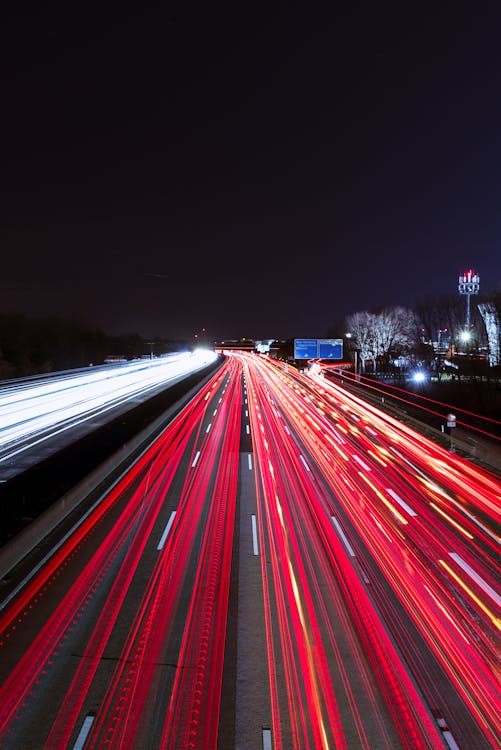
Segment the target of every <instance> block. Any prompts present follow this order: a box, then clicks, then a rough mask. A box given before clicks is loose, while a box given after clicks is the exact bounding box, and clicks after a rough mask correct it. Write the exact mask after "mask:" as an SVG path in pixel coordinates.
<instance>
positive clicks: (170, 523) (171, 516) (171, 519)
mask: <svg viewBox="0 0 501 750" xmlns="http://www.w3.org/2000/svg"><path fill="white" fill-rule="evenodd" d="M175 517H176V511H175V510H173V511H172V513H171V514H170V518H169V520H168V521H167V526H166V527H165V529H164V533H163V534H162V537H161V539H160V541H159V542H158V547H157V549H158V550H161V549H162V547H163V546H164V544H165V540H166V539H167V534H168V533H169V531H170V527H171V526H172V523H173V521H174V518H175Z"/></svg>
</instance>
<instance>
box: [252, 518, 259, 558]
mask: <svg viewBox="0 0 501 750" xmlns="http://www.w3.org/2000/svg"><path fill="white" fill-rule="evenodd" d="M251 522H252V552H253V553H254V555H259V547H258V543H257V523H256V516H251Z"/></svg>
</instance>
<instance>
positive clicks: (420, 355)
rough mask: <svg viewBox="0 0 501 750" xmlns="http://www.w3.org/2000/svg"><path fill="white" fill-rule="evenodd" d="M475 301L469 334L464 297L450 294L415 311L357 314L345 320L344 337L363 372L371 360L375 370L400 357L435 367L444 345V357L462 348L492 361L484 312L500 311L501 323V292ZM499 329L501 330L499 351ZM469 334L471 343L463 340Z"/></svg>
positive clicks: (429, 301)
mask: <svg viewBox="0 0 501 750" xmlns="http://www.w3.org/2000/svg"><path fill="white" fill-rule="evenodd" d="M471 302H472V304H471V318H470V327H469V330H468V331H466V323H465V317H466V314H465V309H466V307H465V306H466V301H465V298H464V297H460V296H459V295H448V296H442V297H439V298H433V299H428V300H425V301H424V302H423V303H421V304H420V305H419V306H418V307H417V309H416V310H411V309H407V308H405V307H389V308H384V309H382V310H379V311H375V312H369V311H367V310H364V311H361V312H356V313H353V314H352V315H350V316H348V317H347V318H346V321H345V324H344V327H345V334H344V335H345V336H347V337H348V342H349V344H348V346H349V348H351V349H352V350H353V351H356V352H357V356H358V359H359V364H360V368H361V369H362V370H365V369H366V366H367V363H368V362H370V363H371V366H372V368H373V369H374V370H375V369H376V363H378V362H379V363H380V364H384V363H389V362H391V361H393V362H395V361H396V360H397V359H399V358H407V360H408V361H412V360H414V361H428V363H430V362H431V361H432V360H433V359H434V358H436V356H435V355H436V354H437V353H440V352H438V351H437V350H438V349H439V348H440V344H441V346H442V351H441V353H442V354H448V355H449V356H450V357H451V358H452V357H453V355H454V352H455V351H456V352H457V351H458V349H461V347H462V351H463V352H465V351H467V352H468V353H469V354H481V353H483V354H484V356H485V357H488V356H489V352H490V351H491V350H492V348H493V341H492V330H491V337H489V335H488V326H487V325H486V320H485V314H483V313H484V310H485V309H486V308H488V309H490V310H494V311H497V318H498V321H499V319H501V291H499V292H493V293H490V294H488V295H482V296H481V297H480V296H478V297H473V298H472V301H471ZM499 331H500V329H499V326H498V327H497V334H496V335H497V339H498V340H497V346H498V349H499ZM465 333H466V334H467V336H468V339H467V342H465V341H464V334H465ZM461 342H462V343H461ZM444 345H445V346H444ZM496 364H499V362H497V363H496Z"/></svg>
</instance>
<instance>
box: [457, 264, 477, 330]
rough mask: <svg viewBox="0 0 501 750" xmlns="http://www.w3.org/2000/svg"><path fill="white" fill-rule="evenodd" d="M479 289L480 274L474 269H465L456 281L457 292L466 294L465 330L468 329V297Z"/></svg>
mask: <svg viewBox="0 0 501 750" xmlns="http://www.w3.org/2000/svg"><path fill="white" fill-rule="evenodd" d="M479 290H480V276H479V275H478V274H477V273H475V272H474V271H465V273H463V274H462V275H461V276H460V277H459V282H458V292H459V294H465V295H466V330H467V331H469V330H470V297H471V295H472V294H478V292H479Z"/></svg>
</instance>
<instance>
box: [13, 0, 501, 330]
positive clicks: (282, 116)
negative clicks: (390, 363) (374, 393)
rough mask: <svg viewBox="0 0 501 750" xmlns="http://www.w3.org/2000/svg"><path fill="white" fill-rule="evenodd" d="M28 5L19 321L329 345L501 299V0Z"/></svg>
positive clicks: (17, 52)
mask: <svg viewBox="0 0 501 750" xmlns="http://www.w3.org/2000/svg"><path fill="white" fill-rule="evenodd" d="M11 5H12V9H11V10H10V11H8V12H7V14H5V11H4V16H3V18H2V20H1V22H0V61H1V68H0V77H1V81H0V92H1V102H2V106H1V108H0V136H1V140H0V144H1V146H0V147H1V152H2V158H1V164H0V242H1V248H2V270H1V277H0V278H1V281H0V295H1V296H0V300H1V302H0V312H13V311H14V312H23V313H25V314H27V315H30V316H39V315H46V314H59V315H64V316H67V315H68V316H70V315H71V316H77V317H79V318H82V319H84V320H85V321H88V322H90V323H92V324H95V325H98V326H99V327H102V328H103V329H104V330H105V331H107V332H109V333H122V332H135V333H140V334H142V335H144V336H146V337H148V336H157V335H158V336H164V337H177V336H183V337H184V336H191V335H193V333H194V332H195V331H200V330H201V328H202V327H205V328H206V329H207V332H208V335H209V336H210V337H211V338H221V337H236V336H248V337H293V336H324V335H326V332H327V330H328V329H329V328H330V327H331V326H334V325H335V324H336V323H338V322H339V321H342V320H343V319H344V317H345V316H346V315H348V314H350V313H353V312H356V311H359V310H364V309H372V308H376V307H378V306H386V305H388V306H389V305H397V304H402V305H404V306H408V307H412V306H413V305H415V304H416V303H418V302H420V301H422V300H423V299H425V298H427V297H429V296H435V295H440V294H444V293H454V292H455V290H456V286H457V276H458V274H459V273H460V272H461V271H463V270H466V269H467V268H470V267H472V268H473V269H474V270H476V271H477V272H478V273H479V274H480V280H481V289H482V290H483V291H487V290H491V289H492V290H494V289H498V288H499V287H500V285H501V252H500V249H499V248H500V239H501V212H500V195H501V191H500V187H501V184H500V182H501V121H500V120H501V102H500V90H501V47H500V44H499V39H500V38H501V6H500V5H499V3H495V2H492V3H488V2H487V3H472V2H471V3H461V2H459V3H455V2H454V3H453V2H450V3H447V2H444V3H433V4H431V3H430V4H429V5H427V4H426V3H405V2H404V3H402V2H396V3H374V2H371V3H368V2H367V3H357V2H350V3H346V4H345V5H346V7H345V8H344V9H340V10H335V9H334V6H337V5H339V6H341V4H338V3H325V4H323V5H321V6H319V7H320V8H321V9H320V10H319V8H318V7H317V8H315V6H314V4H313V3H307V2H303V3H294V4H292V3H287V4H286V3H268V4H267V5H263V8H261V9H260V8H259V6H258V5H257V4H256V3H251V4H248V5H246V4H245V3H238V2H237V3H233V5H232V7H231V9H228V8H224V6H223V5H217V4H212V3H204V4H202V3H189V2H186V3H178V4H174V3H172V4H171V3H163V4H160V3H156V4H155V5H156V6H160V5H163V6H164V7H163V8H159V7H156V8H153V7H150V8H149V9H148V4H147V3H146V4H144V3H137V4H136V9H135V10H134V11H133V10H125V9H120V7H119V6H118V5H117V6H116V10H115V11H114V12H111V10H105V9H100V11H99V13H97V12H96V13H95V14H94V13H92V12H91V10H87V8H88V7H90V6H87V5H86V4H80V5H79V6H78V7H79V8H80V9H81V10H80V12H79V11H78V10H77V9H76V6H75V5H74V4H72V3H67V4H66V5H65V6H57V7H56V6H53V5H48V6H47V5H45V4H42V3H40V4H39V7H38V9H36V10H34V11H33V12H31V13H30V12H29V11H27V10H26V7H24V8H22V6H21V5H20V6H19V8H20V9H19V11H16V9H15V6H16V4H14V3H13V4H11ZM169 6H172V7H169ZM322 8H323V9H322Z"/></svg>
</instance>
